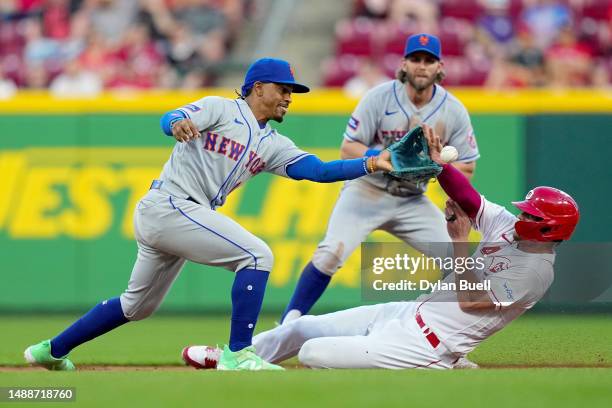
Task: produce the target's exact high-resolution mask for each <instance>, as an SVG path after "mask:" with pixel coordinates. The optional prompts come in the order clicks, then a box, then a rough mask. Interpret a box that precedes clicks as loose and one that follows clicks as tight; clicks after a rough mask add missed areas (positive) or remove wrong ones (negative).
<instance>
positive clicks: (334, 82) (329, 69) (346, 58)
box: [321, 55, 360, 87]
mask: <svg viewBox="0 0 612 408" xmlns="http://www.w3.org/2000/svg"><path fill="white" fill-rule="evenodd" d="M359 61H360V58H358V57H356V56H354V55H342V56H339V57H336V58H329V59H326V60H325V61H323V63H322V64H321V65H322V66H321V70H322V72H323V83H324V85H325V86H330V87H340V86H343V85H344V84H345V83H346V81H348V80H349V79H351V78H352V77H353V76H355V74H356V73H357V69H358V68H359Z"/></svg>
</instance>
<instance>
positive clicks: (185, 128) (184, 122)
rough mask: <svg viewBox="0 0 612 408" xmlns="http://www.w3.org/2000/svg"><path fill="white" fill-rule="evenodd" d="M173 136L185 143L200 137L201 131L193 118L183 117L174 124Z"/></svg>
mask: <svg viewBox="0 0 612 408" xmlns="http://www.w3.org/2000/svg"><path fill="white" fill-rule="evenodd" d="M172 136H174V138H175V139H176V140H177V141H179V142H181V143H183V142H188V141H190V140H193V139H196V138H198V137H200V131H199V130H198V128H197V127H196V126H195V125H194V124H193V122H192V121H191V119H181V120H178V121H176V122H174V124H173V125H172Z"/></svg>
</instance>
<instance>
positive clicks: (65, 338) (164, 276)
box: [25, 192, 185, 370]
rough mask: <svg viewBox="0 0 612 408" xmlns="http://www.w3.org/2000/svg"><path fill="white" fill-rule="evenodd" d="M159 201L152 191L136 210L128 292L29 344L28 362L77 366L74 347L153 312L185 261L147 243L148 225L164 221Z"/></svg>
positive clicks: (27, 351) (62, 367)
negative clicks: (135, 248)
mask: <svg viewBox="0 0 612 408" xmlns="http://www.w3.org/2000/svg"><path fill="white" fill-rule="evenodd" d="M159 201H161V199H160V198H159V197H155V194H154V193H151V192H150V193H149V194H148V195H147V196H146V197H145V199H143V200H142V201H141V202H140V203H139V208H138V209H137V210H136V212H135V217H134V227H135V229H134V230H135V235H136V239H137V240H138V256H137V259H136V262H135V264H134V267H133V269H132V275H131V277H130V281H129V283H128V288H127V290H126V292H125V293H123V294H122V295H121V297H120V298H119V297H115V298H111V299H108V300H104V301H103V302H101V303H99V304H97V305H96V306H94V307H93V308H92V309H91V310H90V311H89V312H87V313H86V314H85V315H83V316H82V317H81V318H80V319H79V320H77V321H76V322H74V323H73V324H72V325H71V326H69V327H68V328H67V329H65V330H64V331H63V332H61V333H60V334H58V335H57V336H56V337H54V338H53V339H51V340H46V341H43V342H41V343H39V344H36V345H33V346H30V347H28V348H27V349H26V351H25V357H26V360H27V361H28V362H30V363H34V364H39V365H43V366H45V367H47V368H49V369H53V370H57V369H61V370H63V369H74V366H73V365H72V363H71V362H69V360H67V359H66V358H65V357H66V356H67V355H68V353H69V352H70V351H71V350H72V349H74V348H75V347H77V346H78V345H80V344H83V343H85V342H87V341H89V340H92V339H94V338H96V337H98V336H100V335H102V334H104V333H107V332H109V331H111V330H113V329H115V328H117V327H119V326H121V325H123V324H125V323H127V322H128V321H130V320H140V319H143V318H145V317H147V316H150V315H151V314H152V313H153V312H154V311H155V310H156V309H157V308H158V307H159V305H160V304H161V301H162V300H163V298H164V296H165V295H166V293H167V292H168V290H169V288H170V286H171V285H172V283H173V282H174V280H175V279H176V277H177V276H178V274H179V272H180V270H181V268H182V266H183V264H184V262H185V261H184V260H183V259H181V258H180V257H178V256H176V255H171V254H167V253H164V252H162V251H159V250H157V249H155V248H153V247H150V246H149V245H148V244H146V241H148V240H149V239H151V236H152V235H151V230H150V229H149V228H147V225H149V224H161V223H160V221H159V217H158V216H156V214H158V215H159V207H158V204H159Z"/></svg>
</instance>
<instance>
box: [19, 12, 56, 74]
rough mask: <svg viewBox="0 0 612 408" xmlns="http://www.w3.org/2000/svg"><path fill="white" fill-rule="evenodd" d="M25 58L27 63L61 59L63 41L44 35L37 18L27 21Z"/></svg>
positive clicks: (42, 62)
mask: <svg viewBox="0 0 612 408" xmlns="http://www.w3.org/2000/svg"><path fill="white" fill-rule="evenodd" d="M25 40H26V45H25V49H24V59H25V61H26V63H27V64H44V63H45V62H47V61H49V60H58V59H61V56H62V52H61V43H60V42H59V41H56V40H53V39H50V38H46V37H44V36H43V32H42V24H41V22H40V20H39V19H37V18H29V19H27V20H26V21H25Z"/></svg>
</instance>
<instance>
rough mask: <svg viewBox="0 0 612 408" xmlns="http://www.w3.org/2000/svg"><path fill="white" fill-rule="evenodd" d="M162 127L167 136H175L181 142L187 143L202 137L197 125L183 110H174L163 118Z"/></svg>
mask: <svg viewBox="0 0 612 408" xmlns="http://www.w3.org/2000/svg"><path fill="white" fill-rule="evenodd" d="M160 125H161V128H162V130H163V132H164V133H165V134H166V135H167V136H174V138H175V139H176V140H177V141H179V142H181V143H182V142H187V141H189V140H191V139H195V138H197V137H198V136H200V131H199V130H198V128H197V127H196V125H195V124H194V123H193V122H192V121H191V119H189V118H188V117H187V115H186V114H185V112H183V111H182V110H178V109H177V110H173V111H170V112H167V113H166V114H164V116H162V117H161V120H160Z"/></svg>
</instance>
